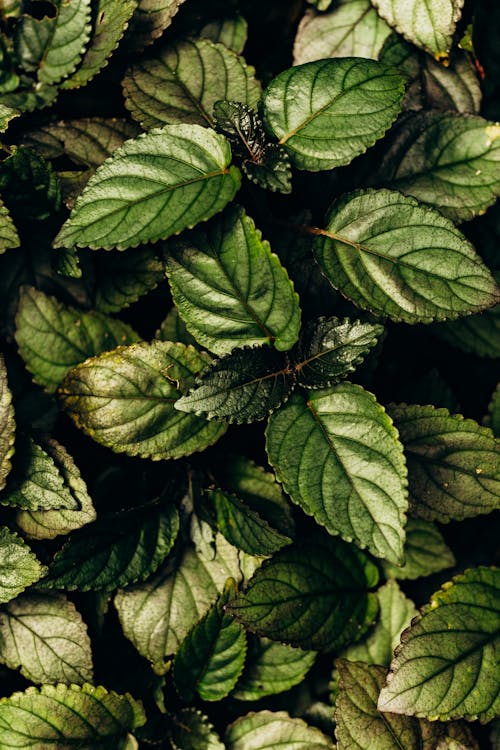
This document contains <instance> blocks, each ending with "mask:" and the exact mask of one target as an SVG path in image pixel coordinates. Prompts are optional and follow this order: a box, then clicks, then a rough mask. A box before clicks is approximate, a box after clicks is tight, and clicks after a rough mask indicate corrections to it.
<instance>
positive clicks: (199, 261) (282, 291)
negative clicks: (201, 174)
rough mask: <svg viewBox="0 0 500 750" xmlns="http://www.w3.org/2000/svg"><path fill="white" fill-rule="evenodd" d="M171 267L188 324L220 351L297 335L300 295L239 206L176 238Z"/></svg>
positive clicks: (288, 340) (284, 342)
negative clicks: (204, 225)
mask: <svg viewBox="0 0 500 750" xmlns="http://www.w3.org/2000/svg"><path fill="white" fill-rule="evenodd" d="M165 268H166V272H167V274H168V277H169V281H170V285H171V288H172V296H173V299H174V302H175V304H176V307H177V309H178V310H179V314H180V315H181V317H182V318H183V319H184V321H185V323H186V326H187V329H188V331H189V332H190V333H191V334H192V335H193V336H194V337H195V338H196V340H197V341H199V343H200V344H202V345H203V346H206V347H207V348H208V349H210V350H211V351H213V352H215V354H218V355H219V356H220V355H224V354H228V353H229V352H230V351H231V350H232V349H234V348H235V347H238V346H240V347H241V346H245V345H247V346H257V345H259V344H264V343H269V342H272V343H273V344H274V346H275V347H276V349H279V350H280V351H284V350H286V349H290V347H291V346H292V345H293V344H294V343H295V341H296V340H297V338H298V335H299V329H300V308H299V304H298V297H297V295H296V293H295V291H294V289H293V285H292V283H291V281H290V279H289V278H288V274H287V272H286V270H285V269H284V268H283V266H282V265H281V263H280V262H279V259H278V257H277V256H276V255H274V253H272V252H271V249H270V247H269V244H268V243H267V242H266V241H265V240H262V236H261V233H260V231H259V230H258V229H257V228H256V227H255V224H254V223H253V221H252V219H251V218H250V217H249V216H247V215H246V213H245V212H244V210H243V209H242V208H239V207H234V208H231V209H229V210H227V211H225V212H224V213H223V214H222V216H221V217H220V218H218V219H217V220H215V221H213V222H211V223H210V224H209V225H207V227H206V228H204V229H203V230H196V231H195V232H193V233H192V234H190V235H187V236H186V235H184V236H183V238H182V240H179V241H178V242H175V243H170V245H169V252H168V254H166V257H165Z"/></svg>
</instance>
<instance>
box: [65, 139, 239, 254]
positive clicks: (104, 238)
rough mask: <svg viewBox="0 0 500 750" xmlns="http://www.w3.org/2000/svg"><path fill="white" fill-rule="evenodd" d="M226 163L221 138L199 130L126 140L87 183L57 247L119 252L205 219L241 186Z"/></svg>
mask: <svg viewBox="0 0 500 750" xmlns="http://www.w3.org/2000/svg"><path fill="white" fill-rule="evenodd" d="M230 159H231V152H230V149H229V146H228V144H227V142H226V141H225V139H224V138H223V137H222V136H220V135H217V134H216V133H214V132H212V131H211V130H208V129H207V128H202V127H200V126H199V125H171V126H167V127H165V128H158V129H155V130H152V131H151V132H149V133H145V134H143V135H140V136H139V137H138V138H135V139H133V140H130V141H126V143H125V144H124V145H123V146H122V147H121V148H118V149H117V150H116V151H115V152H114V153H113V155H112V156H111V157H110V158H109V159H108V160H107V161H105V162H104V164H102V165H101V166H100V167H99V168H98V170H97V172H96V173H95V175H94V176H93V177H91V179H90V180H89V182H88V184H87V187H86V188H85V190H84V191H83V193H82V194H81V195H80V197H79V198H78V200H77V202H76V205H75V208H74V210H73V211H72V213H71V215H70V217H69V219H68V220H67V222H66V223H65V224H64V225H63V227H62V229H61V231H60V232H59V234H58V235H57V237H56V239H55V241H54V243H55V246H56V247H60V246H71V245H77V246H78V247H91V248H92V249H96V248H104V249H106V250H110V249H111V248H113V247H117V248H118V249H120V250H123V249H125V248H127V247H136V246H137V245H138V244H140V243H141V242H155V241H157V240H160V239H166V238H167V237H170V236H171V235H172V234H178V233H179V232H181V231H182V230H183V229H186V228H188V227H192V226H194V225H195V224H197V223H198V222H200V221H205V220H206V219H209V218H210V217H211V216H213V215H214V214H216V213H217V212H218V211H220V210H221V209H223V208H224V206H225V205H226V203H228V202H229V201H230V200H232V199H233V198H234V196H235V194H236V192H237V190H238V188H239V186H240V174H239V172H238V170H237V169H236V167H229V163H230ZM125 188H126V190H125Z"/></svg>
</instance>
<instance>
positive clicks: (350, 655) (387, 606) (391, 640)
mask: <svg viewBox="0 0 500 750" xmlns="http://www.w3.org/2000/svg"><path fill="white" fill-rule="evenodd" d="M377 598H378V603H379V619H378V622H377V624H376V625H375V627H374V628H373V630H371V631H370V632H369V634H368V636H367V637H366V638H365V639H364V640H363V641H361V642H360V643H354V644H352V645H351V646H348V647H347V648H346V649H345V651H344V652H343V654H342V656H343V657H344V658H345V659H349V661H363V662H366V663H367V664H381V665H382V666H384V667H388V666H389V664H390V663H391V659H392V655H393V653H394V649H395V648H396V646H397V645H398V643H399V637H400V635H401V632H402V630H404V629H405V628H407V627H408V626H409V624H410V622H411V621H412V619H413V618H414V617H416V615H417V614H418V613H417V609H416V607H415V605H414V604H413V602H412V601H411V600H410V599H407V598H406V596H405V595H404V594H403V592H402V591H401V590H400V588H399V586H398V584H397V583H396V581H394V580H391V581H388V582H387V583H386V584H385V585H384V586H382V587H381V588H379V590H378V591H377Z"/></svg>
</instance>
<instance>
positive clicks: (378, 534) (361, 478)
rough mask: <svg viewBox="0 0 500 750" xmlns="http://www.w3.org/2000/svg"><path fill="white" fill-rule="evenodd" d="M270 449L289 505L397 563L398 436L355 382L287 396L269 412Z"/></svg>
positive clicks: (401, 491) (401, 518)
mask: <svg viewBox="0 0 500 750" xmlns="http://www.w3.org/2000/svg"><path fill="white" fill-rule="evenodd" d="M266 437H267V452H268V455H269V460H270V463H271V465H272V466H273V467H274V469H275V471H276V475H277V477H278V479H279V480H280V481H281V482H283V486H284V488H285V490H286V491H287V492H288V493H289V495H290V496H291V498H292V500H293V501H294V502H295V503H297V505H299V506H300V507H301V508H302V510H304V511H305V512H306V513H307V514H308V515H312V516H313V517H314V518H315V520H316V521H317V522H318V523H319V524H321V525H322V526H325V528H326V529H327V530H328V531H329V532H330V533H331V534H340V536H341V537H342V538H343V539H345V540H347V541H353V540H354V541H355V542H356V544H358V545H359V546H361V547H367V548H368V549H369V550H370V552H372V553H373V554H374V555H376V556H377V557H382V558H384V559H387V560H390V561H391V562H395V563H399V562H402V556H403V544H404V538H405V532H404V524H405V512H406V509H407V506H408V500H407V491H406V466H405V462H404V457H403V449H402V446H401V444H400V443H399V441H398V433H397V431H396V429H395V428H394V426H393V424H392V421H391V419H390V418H389V417H388V415H387V414H386V413H385V411H384V409H383V407H382V406H380V404H378V403H377V401H376V400H375V397H374V396H373V395H372V394H371V393H369V392H368V391H365V390H364V389H363V388H361V387H360V386H359V385H353V384H352V383H341V384H339V385H337V386H334V387H333V388H330V389H328V390H324V391H311V392H310V393H309V399H308V401H306V400H305V398H304V397H303V396H301V395H296V396H292V397H291V398H290V399H289V401H288V402H287V403H286V404H285V405H284V406H283V407H282V408H281V409H279V410H278V411H277V412H275V413H274V414H272V415H271V417H270V419H269V424H268V427H267V434H266Z"/></svg>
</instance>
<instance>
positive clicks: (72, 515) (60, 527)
mask: <svg viewBox="0 0 500 750" xmlns="http://www.w3.org/2000/svg"><path fill="white" fill-rule="evenodd" d="M44 447H45V450H46V451H47V452H49V453H50V455H51V457H52V459H53V460H54V462H55V464H56V467H57V469H58V470H59V472H60V474H61V476H62V478H63V481H64V486H65V488H66V490H65V493H66V492H69V493H70V494H71V495H72V497H73V498H74V500H75V502H76V505H77V509H76V510H72V509H71V508H68V509H66V508H59V509H58V510H21V511H19V512H18V514H17V516H16V523H17V525H18V526H19V528H20V529H21V530H22V531H23V532H24V533H25V534H26V535H27V536H29V537H32V538H33V539H54V537H56V536H58V535H59V534H68V533H69V532H70V531H73V530H74V529H79V528H80V526H84V525H85V524H86V523H90V522H91V521H93V520H94V519H95V510H94V506H93V505H92V500H91V499H90V497H89V495H88V492H87V486H86V484H85V482H84V481H83V479H82V477H81V476H80V472H79V470H78V467H77V466H76V464H75V462H74V461H73V459H72V457H71V456H70V455H69V453H68V452H67V451H66V449H65V448H63V446H62V445H60V444H59V443H57V442H56V441H55V440H52V439H50V440H47V441H46V442H45V444H44Z"/></svg>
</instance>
